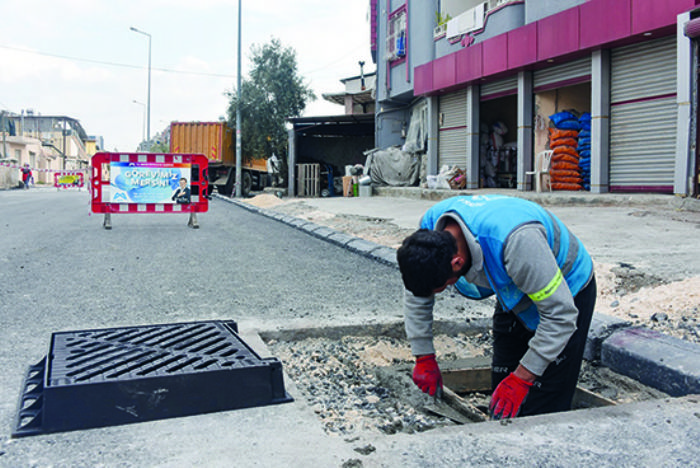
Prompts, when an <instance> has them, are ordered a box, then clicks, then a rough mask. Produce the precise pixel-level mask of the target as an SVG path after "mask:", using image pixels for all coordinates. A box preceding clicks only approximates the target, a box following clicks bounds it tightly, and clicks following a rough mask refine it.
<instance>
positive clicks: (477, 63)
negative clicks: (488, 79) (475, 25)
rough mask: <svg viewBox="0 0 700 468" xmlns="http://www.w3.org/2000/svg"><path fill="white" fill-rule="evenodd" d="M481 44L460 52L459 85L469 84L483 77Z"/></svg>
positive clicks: (458, 58) (458, 61) (458, 55)
mask: <svg viewBox="0 0 700 468" xmlns="http://www.w3.org/2000/svg"><path fill="white" fill-rule="evenodd" d="M481 54H482V49H481V44H480V43H479V44H474V45H473V46H471V47H467V48H466V49H462V50H460V51H459V52H458V53H457V54H456V55H457V83H467V82H469V81H472V80H476V79H477V78H480V77H481V75H482V69H481V63H482V58H481Z"/></svg>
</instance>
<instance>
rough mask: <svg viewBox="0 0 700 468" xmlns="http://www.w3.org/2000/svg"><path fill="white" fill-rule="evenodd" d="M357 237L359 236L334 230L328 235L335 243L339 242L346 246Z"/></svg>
mask: <svg viewBox="0 0 700 468" xmlns="http://www.w3.org/2000/svg"><path fill="white" fill-rule="evenodd" d="M355 239H357V237H353V236H350V235H348V234H344V233H342V232H337V231H336V232H334V233H333V234H331V235H330V236H328V240H329V241H331V242H333V243H334V244H338V245H340V246H343V247H345V246H346V245H347V244H348V243H350V242H352V241H354V240H355Z"/></svg>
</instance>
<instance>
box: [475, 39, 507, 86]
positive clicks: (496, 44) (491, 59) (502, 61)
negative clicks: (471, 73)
mask: <svg viewBox="0 0 700 468" xmlns="http://www.w3.org/2000/svg"><path fill="white" fill-rule="evenodd" d="M481 47H482V51H483V53H482V64H483V65H482V69H483V72H484V76H488V75H493V74H496V73H500V72H503V71H506V70H508V35H507V34H501V35H500V36H496V37H492V38H491V39H488V40H486V41H484V42H482V43H481Z"/></svg>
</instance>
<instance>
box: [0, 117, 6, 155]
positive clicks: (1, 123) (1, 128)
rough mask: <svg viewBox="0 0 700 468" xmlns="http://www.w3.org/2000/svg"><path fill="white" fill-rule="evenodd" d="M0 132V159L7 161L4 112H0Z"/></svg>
mask: <svg viewBox="0 0 700 468" xmlns="http://www.w3.org/2000/svg"><path fill="white" fill-rule="evenodd" d="M0 131H2V157H3V158H4V159H7V138H6V136H7V132H6V131H5V111H0Z"/></svg>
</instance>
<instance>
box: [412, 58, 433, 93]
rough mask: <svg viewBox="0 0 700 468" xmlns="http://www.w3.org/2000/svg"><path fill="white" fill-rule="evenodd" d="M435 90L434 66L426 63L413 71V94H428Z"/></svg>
mask: <svg viewBox="0 0 700 468" xmlns="http://www.w3.org/2000/svg"><path fill="white" fill-rule="evenodd" d="M432 90H433V65H432V63H426V64H425V65H420V66H418V67H416V68H414V69H413V92H414V93H415V94H416V95H420V94H427V93H429V92H430V91H432Z"/></svg>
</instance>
